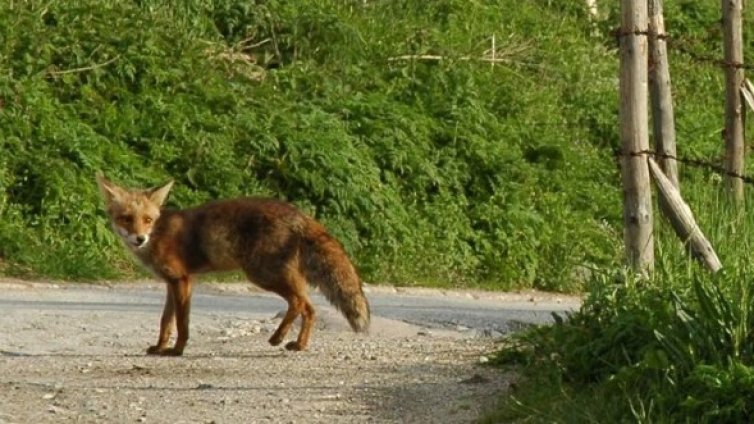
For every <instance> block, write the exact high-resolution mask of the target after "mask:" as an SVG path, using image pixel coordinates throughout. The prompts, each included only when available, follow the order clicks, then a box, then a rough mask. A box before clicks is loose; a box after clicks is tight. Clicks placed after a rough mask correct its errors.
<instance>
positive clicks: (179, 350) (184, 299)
mask: <svg viewBox="0 0 754 424" xmlns="http://www.w3.org/2000/svg"><path fill="white" fill-rule="evenodd" d="M173 298H174V299H175V324H176V329H177V330H178V337H177V338H176V341H175V346H173V348H172V349H169V350H168V351H166V354H167V355H171V356H181V355H182V354H183V348H185V347H186V343H187V342H188V339H189V315H190V313H191V279H190V277H188V276H185V277H182V278H181V279H179V280H178V281H177V284H176V286H175V292H174V294H173Z"/></svg>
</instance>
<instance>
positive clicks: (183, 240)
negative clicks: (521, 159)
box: [96, 173, 370, 356]
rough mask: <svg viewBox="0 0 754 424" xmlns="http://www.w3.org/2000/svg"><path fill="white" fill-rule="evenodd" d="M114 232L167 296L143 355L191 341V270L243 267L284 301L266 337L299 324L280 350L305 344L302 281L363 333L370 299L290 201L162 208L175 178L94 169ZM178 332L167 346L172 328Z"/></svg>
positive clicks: (339, 248)
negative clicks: (127, 183) (122, 178)
mask: <svg viewBox="0 0 754 424" xmlns="http://www.w3.org/2000/svg"><path fill="white" fill-rule="evenodd" d="M96 180H97V184H98V186H99V190H100V192H101V194H102V197H103V198H104V203H105V210H106V213H107V215H108V217H109V219H110V223H111V226H112V228H113V230H114V232H115V233H116V234H117V235H118V236H119V237H120V239H121V240H122V242H123V244H125V246H126V248H127V249H128V250H129V251H130V252H131V253H132V254H133V255H134V256H135V257H136V258H137V259H138V261H140V262H141V263H142V264H143V265H144V266H145V267H146V268H147V269H149V270H150V271H151V272H152V273H153V274H154V275H155V276H157V277H158V278H161V279H162V280H164V281H165V283H166V286H167V293H166V299H165V305H164V307H163V310H162V317H161V319H160V330H159V336H158V338H157V344H155V345H152V346H149V348H148V349H147V352H146V353H147V354H148V355H162V356H181V355H182V354H183V351H184V349H185V348H186V343H187V342H188V340H189V313H190V309H191V293H192V281H193V279H194V277H195V276H196V275H197V274H203V273H207V272H213V271H232V270H240V271H242V272H243V273H244V274H245V276H246V277H247V279H248V280H249V281H251V282H252V283H253V284H256V285H257V286H259V287H261V288H262V289H264V290H267V291H271V292H273V293H276V294H277V295H279V296H280V297H282V298H283V300H285V301H286V302H287V304H288V308H287V311H286V313H285V315H284V316H283V319H282V321H281V322H280V325H279V326H278V328H277V330H276V331H275V332H274V333H273V334H272V336H271V337H270V339H269V343H270V344H271V345H273V346H278V345H280V344H281V343H282V342H283V341H284V339H285V337H286V335H287V334H288V332H289V330H290V329H291V327H292V325H293V323H294V322H295V320H296V319H297V318H298V317H299V316H301V329H300V330H299V333H298V337H297V339H296V340H295V341H290V342H288V343H287V344H286V345H285V348H286V349H287V350H290V351H301V350H306V348H307V347H308V345H309V339H310V336H311V332H312V326H313V324H314V322H315V317H316V311H315V309H314V306H313V305H312V302H311V300H310V298H309V294H308V286H309V285H311V286H314V287H316V288H318V289H319V290H320V291H321V292H322V293H323V294H324V296H325V298H326V299H327V300H328V301H329V302H330V303H331V304H332V305H333V306H334V307H335V308H336V309H338V310H339V311H340V312H341V313H342V314H343V316H344V317H345V318H346V320H347V321H348V323H349V324H350V326H351V328H352V329H353V330H354V331H355V332H366V331H367V330H368V328H369V323H370V308H369V302H368V301H367V298H366V296H365V295H364V290H363V287H362V281H361V279H360V278H359V275H358V274H357V271H356V268H355V267H354V265H353V263H352V262H351V260H350V259H349V257H348V255H347V254H346V251H345V249H344V247H343V245H342V244H341V243H340V242H339V241H338V240H337V239H336V238H334V237H333V236H331V235H330V234H329V233H328V231H327V229H326V228H325V227H324V226H323V225H322V224H321V223H319V222H318V221H316V220H315V219H314V218H312V217H310V216H309V215H307V214H305V213H303V212H302V211H300V210H299V209H298V208H296V207H295V206H294V205H292V204H291V203H288V202H286V201H283V200H277V199H274V198H264V197H247V198H237V199H227V200H216V201H211V202H208V203H205V204H202V205H199V206H195V207H193V208H188V209H169V208H164V207H163V205H164V203H165V201H166V200H167V197H168V194H169V192H170V190H171V188H172V187H173V181H172V180H171V181H169V182H167V183H165V184H163V185H160V186H156V187H153V188H146V189H133V188H125V187H122V186H119V185H116V184H115V183H113V182H112V181H110V180H108V179H107V178H106V177H105V176H104V175H103V174H101V173H98V174H97V175H96ZM174 324H175V329H176V330H177V334H176V339H175V343H174V344H173V346H170V345H169V344H170V340H171V335H172V330H173V325H174Z"/></svg>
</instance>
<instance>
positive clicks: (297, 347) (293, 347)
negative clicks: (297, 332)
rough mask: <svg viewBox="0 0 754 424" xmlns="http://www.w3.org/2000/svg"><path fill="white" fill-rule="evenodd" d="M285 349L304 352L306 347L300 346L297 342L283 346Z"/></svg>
mask: <svg viewBox="0 0 754 424" xmlns="http://www.w3.org/2000/svg"><path fill="white" fill-rule="evenodd" d="M285 348H286V349H287V350H292V351H301V350H306V346H302V345H301V344H299V342H288V343H286V344H285Z"/></svg>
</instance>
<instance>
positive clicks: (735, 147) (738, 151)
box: [722, 0, 744, 205]
mask: <svg viewBox="0 0 754 424" xmlns="http://www.w3.org/2000/svg"><path fill="white" fill-rule="evenodd" d="M742 9H743V0H722V12H723V52H724V54H725V60H724V63H725V64H726V67H725V130H724V132H723V137H724V138H725V170H726V171H728V172H729V173H732V174H735V175H743V171H744V123H743V113H744V110H743V107H742V104H741V93H740V91H739V90H740V89H741V86H742V84H743V81H744V70H743V67H742V66H743V61H744V55H743V48H742V45H743V41H742V31H741V13H742ZM727 182H728V184H727V185H728V189H729V191H730V194H731V197H732V199H733V201H734V202H735V203H737V204H739V205H742V204H743V199H744V184H743V180H742V179H741V178H739V177H736V176H730V175H729V176H728V177H727Z"/></svg>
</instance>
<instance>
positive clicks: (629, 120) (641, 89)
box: [620, 0, 654, 275]
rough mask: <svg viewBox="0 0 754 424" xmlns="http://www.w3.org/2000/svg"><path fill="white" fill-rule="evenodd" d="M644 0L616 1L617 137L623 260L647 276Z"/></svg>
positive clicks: (650, 257)
mask: <svg viewBox="0 0 754 424" xmlns="http://www.w3.org/2000/svg"><path fill="white" fill-rule="evenodd" d="M647 57H648V55H647V2H646V1H635V0H621V30H620V136H621V146H622V147H621V150H622V152H621V177H622V181H623V225H624V230H623V238H624V242H625V244H626V255H627V257H628V264H629V265H630V266H631V267H632V268H633V269H634V270H635V271H638V272H639V273H641V274H644V275H647V274H648V273H650V272H651V271H652V269H653V268H654V241H653V239H652V192H651V189H650V185H649V184H650V182H649V169H648V165H647V160H646V152H647V151H648V150H649V128H648V121H647V120H648V116H647Z"/></svg>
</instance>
